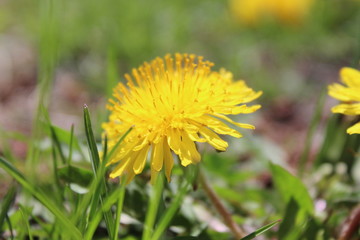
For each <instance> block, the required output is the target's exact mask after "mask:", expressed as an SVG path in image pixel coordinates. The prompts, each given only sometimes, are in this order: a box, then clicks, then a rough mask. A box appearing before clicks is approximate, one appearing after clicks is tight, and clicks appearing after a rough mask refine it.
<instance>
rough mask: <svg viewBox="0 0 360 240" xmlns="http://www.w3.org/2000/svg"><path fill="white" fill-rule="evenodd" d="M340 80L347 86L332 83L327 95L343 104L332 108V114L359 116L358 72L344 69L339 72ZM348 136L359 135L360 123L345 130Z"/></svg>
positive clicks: (359, 92)
mask: <svg viewBox="0 0 360 240" xmlns="http://www.w3.org/2000/svg"><path fill="white" fill-rule="evenodd" d="M340 76H341V80H342V81H343V83H344V84H345V85H347V86H343V85H341V84H338V83H334V84H332V85H330V86H329V95H330V96H332V97H333V98H336V99H338V100H340V101H342V102H343V103H341V104H339V105H337V106H335V107H333V108H332V109H331V111H332V112H333V113H341V114H346V115H360V71H358V70H356V69H353V68H348V67H344V68H342V69H341V71H340ZM347 133H348V134H354V133H358V134H360V122H358V123H356V124H355V125H353V126H352V127H350V128H348V129H347Z"/></svg>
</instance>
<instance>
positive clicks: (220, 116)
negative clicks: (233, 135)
mask: <svg viewBox="0 0 360 240" xmlns="http://www.w3.org/2000/svg"><path fill="white" fill-rule="evenodd" d="M213 115H214V116H215V117H218V118H221V119H224V120H225V121H228V122H229V123H231V124H234V125H235V126H238V127H241V128H247V129H255V127H254V126H253V125H251V124H246V123H238V122H234V121H233V120H232V119H230V118H228V117H227V116H225V115H222V114H216V113H215V114H213Z"/></svg>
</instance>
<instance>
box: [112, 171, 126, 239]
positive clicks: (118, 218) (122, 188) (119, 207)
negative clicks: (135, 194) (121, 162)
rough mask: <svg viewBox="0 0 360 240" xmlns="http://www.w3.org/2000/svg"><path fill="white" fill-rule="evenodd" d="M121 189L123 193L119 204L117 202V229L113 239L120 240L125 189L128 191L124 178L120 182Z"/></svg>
mask: <svg viewBox="0 0 360 240" xmlns="http://www.w3.org/2000/svg"><path fill="white" fill-rule="evenodd" d="M120 188H121V192H120V195H119V198H118V202H117V206H116V217H115V218H116V220H115V223H116V225H115V228H114V234H113V238H114V240H115V239H118V234H119V227H120V216H121V212H122V209H123V205H124V198H125V189H126V178H125V177H123V178H122V179H121V182H120Z"/></svg>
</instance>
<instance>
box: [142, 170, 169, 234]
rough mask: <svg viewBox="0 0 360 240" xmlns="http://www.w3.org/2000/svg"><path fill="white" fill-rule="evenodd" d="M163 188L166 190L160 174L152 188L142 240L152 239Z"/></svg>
mask: <svg viewBox="0 0 360 240" xmlns="http://www.w3.org/2000/svg"><path fill="white" fill-rule="evenodd" d="M163 188H164V177H163V175H162V174H159V175H158V176H157V179H156V183H155V185H154V186H153V188H152V193H151V196H150V201H149V206H148V211H147V212H146V217H145V223H144V230H143V235H142V240H148V239H150V238H151V235H152V233H153V227H154V223H155V219H156V215H157V211H158V207H159V202H160V198H161V196H162V192H163Z"/></svg>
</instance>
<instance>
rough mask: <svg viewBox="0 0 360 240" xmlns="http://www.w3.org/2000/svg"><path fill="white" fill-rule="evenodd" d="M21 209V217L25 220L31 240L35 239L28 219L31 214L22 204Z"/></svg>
mask: <svg viewBox="0 0 360 240" xmlns="http://www.w3.org/2000/svg"><path fill="white" fill-rule="evenodd" d="M19 211H20V213H21V217H22V219H23V221H24V223H25V226H26V230H27V232H28V237H29V239H30V240H33V239H34V238H33V236H32V234H31V231H30V225H29V220H28V218H29V216H28V214H27V211H26V209H25V208H24V207H23V206H22V205H21V204H19Z"/></svg>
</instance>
